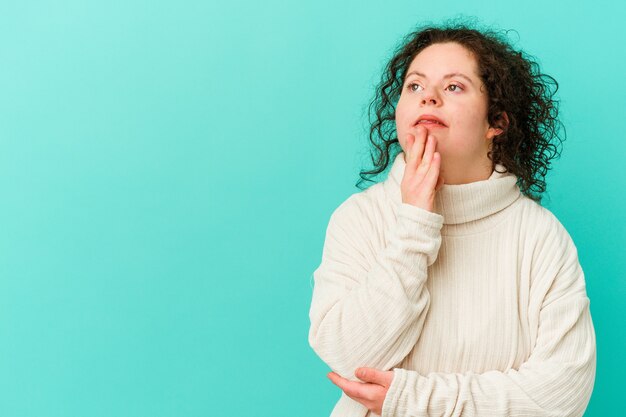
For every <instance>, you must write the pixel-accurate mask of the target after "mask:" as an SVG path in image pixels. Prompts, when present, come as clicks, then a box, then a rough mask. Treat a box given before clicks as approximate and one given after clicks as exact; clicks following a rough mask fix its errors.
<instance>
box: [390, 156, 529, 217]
mask: <svg viewBox="0 0 626 417" xmlns="http://www.w3.org/2000/svg"><path fill="white" fill-rule="evenodd" d="M405 166H406V162H405V160H404V152H400V153H399V154H398V155H397V156H396V158H395V160H394V162H393V164H392V166H391V170H390V171H389V176H388V177H387V179H386V180H385V181H384V187H385V189H386V191H387V194H388V195H389V196H390V197H391V199H392V201H393V203H394V204H396V205H400V204H401V203H402V194H401V190H400V184H401V182H402V177H403V176H404V168H405ZM505 170H506V168H505V167H504V166H503V165H500V164H496V169H495V170H494V171H493V172H492V173H491V176H490V177H489V178H488V179H486V180H482V181H475V182H470V183H467V184H445V183H444V185H443V186H442V187H441V188H440V189H439V191H437V192H436V194H435V204H434V212H435V213H437V214H440V215H442V216H443V219H444V221H443V223H444V224H459V223H466V222H471V221H474V220H479V219H482V218H484V217H487V216H489V215H491V214H494V213H496V212H498V211H500V210H502V209H504V208H506V207H508V206H509V205H511V204H512V203H513V202H514V201H515V200H517V199H518V197H520V195H521V193H520V189H519V187H518V186H517V176H515V175H514V174H512V173H510V172H505V173H500V172H498V171H505Z"/></svg>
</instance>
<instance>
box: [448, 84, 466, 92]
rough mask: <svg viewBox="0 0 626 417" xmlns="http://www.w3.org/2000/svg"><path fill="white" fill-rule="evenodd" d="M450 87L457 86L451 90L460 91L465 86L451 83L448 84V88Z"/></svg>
mask: <svg viewBox="0 0 626 417" xmlns="http://www.w3.org/2000/svg"><path fill="white" fill-rule="evenodd" d="M450 87H456V88H455V89H454V90H451V91H458V90H459V89H460V90H462V89H463V87H461V86H460V85H458V84H450V85H449V86H448V88H450Z"/></svg>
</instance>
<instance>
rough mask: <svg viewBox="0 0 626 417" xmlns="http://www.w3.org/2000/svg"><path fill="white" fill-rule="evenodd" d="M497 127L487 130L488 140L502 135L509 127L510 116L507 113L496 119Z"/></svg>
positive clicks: (503, 112) (499, 115)
mask: <svg viewBox="0 0 626 417" xmlns="http://www.w3.org/2000/svg"><path fill="white" fill-rule="evenodd" d="M495 126H496V127H490V128H489V130H487V139H493V137H494V136H498V135H501V134H502V133H503V132H504V131H505V130H506V128H507V127H508V126H509V116H508V115H507V114H506V112H505V111H502V112H500V114H498V116H497V117H496V123H495Z"/></svg>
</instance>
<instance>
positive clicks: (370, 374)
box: [354, 368, 384, 385]
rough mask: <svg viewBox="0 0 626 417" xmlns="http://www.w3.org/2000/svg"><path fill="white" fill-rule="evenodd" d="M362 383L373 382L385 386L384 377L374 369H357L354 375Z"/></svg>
mask: <svg viewBox="0 0 626 417" xmlns="http://www.w3.org/2000/svg"><path fill="white" fill-rule="evenodd" d="M354 374H355V375H356V377H357V378H359V379H360V380H361V381H366V382H373V383H375V384H380V385H383V382H384V381H383V380H382V378H381V377H382V375H381V372H380V371H379V370H378V369H374V368H357V370H356V371H355V373H354Z"/></svg>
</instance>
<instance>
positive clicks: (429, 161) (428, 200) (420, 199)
mask: <svg viewBox="0 0 626 417" xmlns="http://www.w3.org/2000/svg"><path fill="white" fill-rule="evenodd" d="M436 146H437V139H436V138H435V137H434V136H432V135H430V134H429V133H428V130H427V129H426V127H424V126H417V134H416V135H414V134H412V133H409V134H408V135H407V141H406V148H407V155H406V158H405V159H406V167H405V169H404V176H403V178H402V184H401V185H400V188H401V192H402V202H403V203H408V204H412V205H414V206H416V207H420V208H422V209H424V210H428V211H433V205H434V201H435V193H436V192H437V191H438V190H439V189H440V188H441V186H442V185H443V183H444V181H443V177H441V176H440V175H439V168H440V166H441V155H440V154H439V152H435V147H436ZM422 154H423V155H422Z"/></svg>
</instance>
